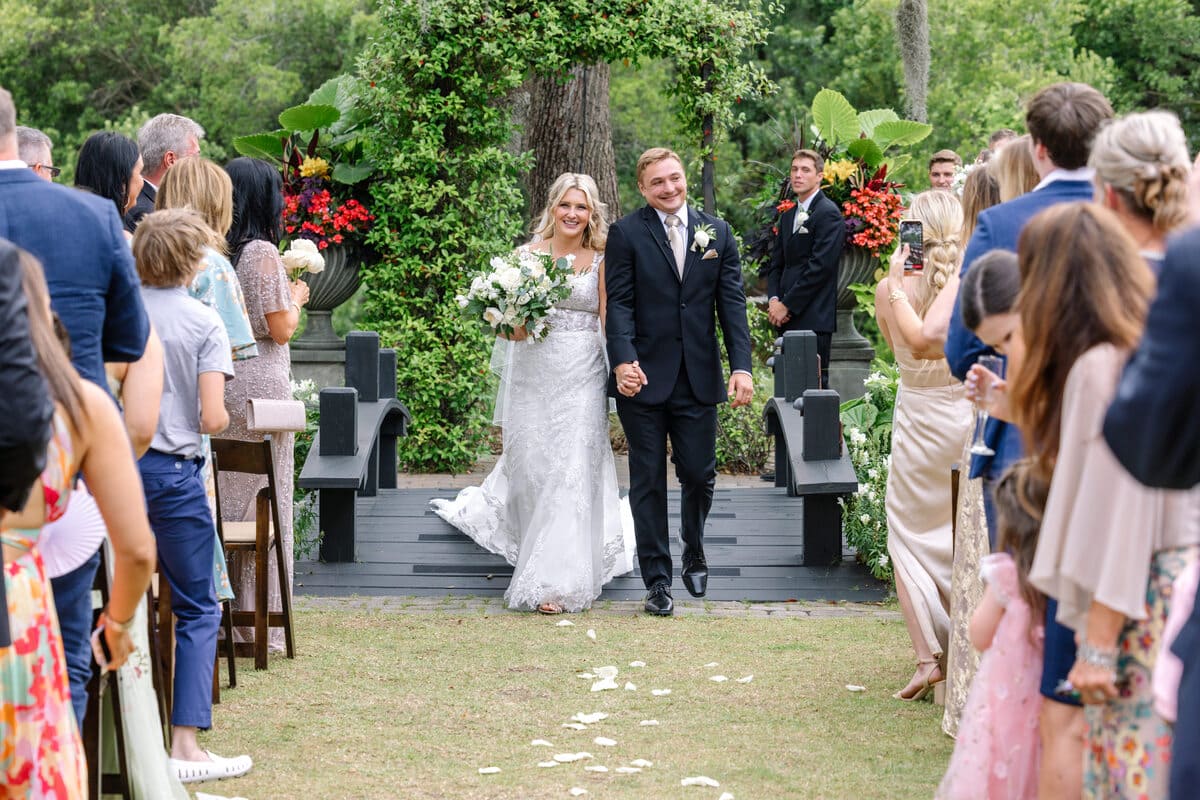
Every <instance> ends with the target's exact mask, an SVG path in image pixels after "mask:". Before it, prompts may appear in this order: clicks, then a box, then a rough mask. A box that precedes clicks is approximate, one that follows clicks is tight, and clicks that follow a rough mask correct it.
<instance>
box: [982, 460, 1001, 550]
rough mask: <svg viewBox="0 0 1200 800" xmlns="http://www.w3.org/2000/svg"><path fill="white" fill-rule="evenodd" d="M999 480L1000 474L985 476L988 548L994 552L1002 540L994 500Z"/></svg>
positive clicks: (984, 502) (984, 491)
mask: <svg viewBox="0 0 1200 800" xmlns="http://www.w3.org/2000/svg"><path fill="white" fill-rule="evenodd" d="M999 480H1000V476H999V474H997V475H991V474H987V475H984V476H983V516H984V517H985V518H986V519H987V535H988V550H990V551H991V552H993V553H994V552H996V545H997V543H998V542H999V541H1000V530H999V528H997V527H996V526H997V525H999V520H997V519H996V504H995V503H994V502H993V501H992V498H993V497H995V496H996V483H997V482H998V481H999Z"/></svg>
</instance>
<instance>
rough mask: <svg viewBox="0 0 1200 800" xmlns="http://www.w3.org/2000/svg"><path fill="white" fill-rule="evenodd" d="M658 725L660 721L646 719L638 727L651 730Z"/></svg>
mask: <svg viewBox="0 0 1200 800" xmlns="http://www.w3.org/2000/svg"><path fill="white" fill-rule="evenodd" d="M657 724H658V720H656V719H644V720H642V721H641V722H639V723H638V725H641V726H642V727H643V728H649V727H652V726H654V725H657Z"/></svg>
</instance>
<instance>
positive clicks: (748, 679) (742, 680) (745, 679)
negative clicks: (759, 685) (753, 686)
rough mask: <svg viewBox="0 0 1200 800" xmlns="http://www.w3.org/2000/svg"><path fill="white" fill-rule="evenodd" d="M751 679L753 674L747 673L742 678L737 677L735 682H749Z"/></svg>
mask: <svg viewBox="0 0 1200 800" xmlns="http://www.w3.org/2000/svg"><path fill="white" fill-rule="evenodd" d="M752 680H754V676H753V675H747V676H746V677H744V678H738V679H737V682H738V683H749V682H750V681H752Z"/></svg>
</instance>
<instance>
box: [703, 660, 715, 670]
mask: <svg viewBox="0 0 1200 800" xmlns="http://www.w3.org/2000/svg"><path fill="white" fill-rule="evenodd" d="M715 666H717V662H715V661H710V662H708V663H707V664H705V665H704V668H705V669H712V668H713V667H715Z"/></svg>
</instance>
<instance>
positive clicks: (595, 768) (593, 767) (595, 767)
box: [584, 764, 608, 772]
mask: <svg viewBox="0 0 1200 800" xmlns="http://www.w3.org/2000/svg"><path fill="white" fill-rule="evenodd" d="M584 770H586V771H587V772H608V767H606V766H604V765H603V764H589V765H588V766H586V767H584Z"/></svg>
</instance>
